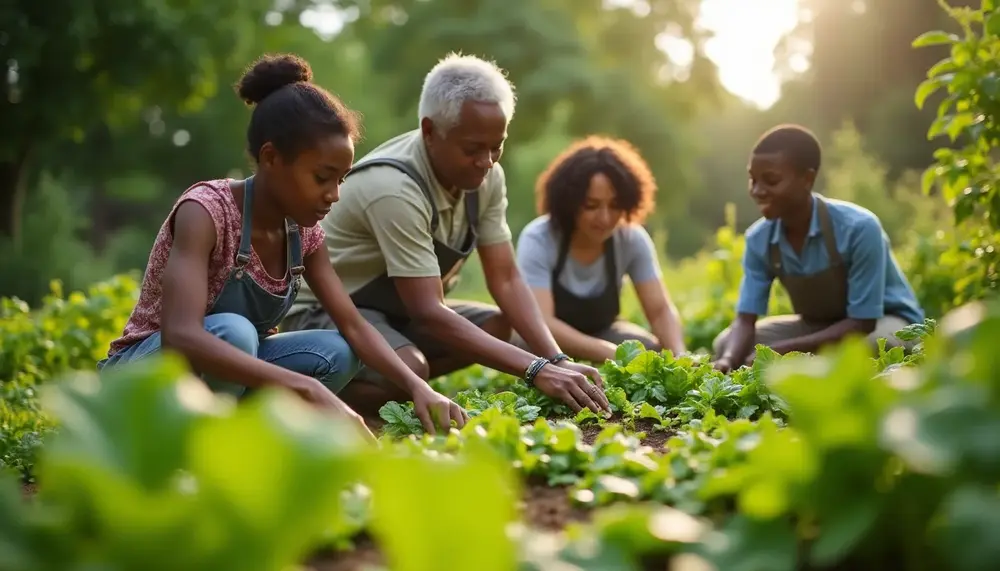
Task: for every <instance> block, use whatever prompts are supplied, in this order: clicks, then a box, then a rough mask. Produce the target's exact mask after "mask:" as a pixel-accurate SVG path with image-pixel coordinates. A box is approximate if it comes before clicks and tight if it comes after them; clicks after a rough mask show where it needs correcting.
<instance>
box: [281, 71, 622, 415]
mask: <svg viewBox="0 0 1000 571" xmlns="http://www.w3.org/2000/svg"><path fill="white" fill-rule="evenodd" d="M515 101H516V97H515V95H514V88H513V86H512V85H511V84H510V83H509V82H508V80H507V78H506V75H505V73H504V72H503V71H502V70H501V69H499V68H498V67H497V66H496V65H495V64H494V63H492V62H488V61H485V60H483V59H480V58H477V57H474V56H468V55H458V54H449V55H448V56H447V57H445V58H444V59H442V60H440V61H439V62H438V63H437V65H435V66H434V67H433V68H432V69H431V70H430V72H429V73H428V74H427V76H426V78H425V80H424V86H423V91H422V93H421V95H420V107H419V121H420V126H419V128H417V129H414V130H412V131H409V132H407V133H403V134H401V135H398V136H396V137H394V138H392V139H390V140H388V141H386V142H384V143H382V144H381V145H379V146H378V147H377V148H375V149H374V150H373V151H372V152H370V153H369V154H368V155H367V156H365V157H364V158H362V159H361V160H360V161H358V162H357V163H356V164H355V166H354V169H353V170H352V171H351V173H350V174H349V175H348V177H347V179H346V180H345V181H344V183H343V185H342V186H341V188H340V201H339V202H338V203H337V204H336V205H334V207H333V209H332V210H331V211H330V212H329V214H327V215H326V217H325V219H324V220H323V221H322V223H321V224H322V227H323V229H324V230H325V231H326V247H327V254H328V255H329V257H330V261H331V262H332V263H333V266H334V269H335V270H336V272H337V274H338V275H339V276H340V279H341V280H342V282H343V284H344V288H345V289H346V290H347V293H348V294H350V296H351V298H352V299H353V301H354V303H355V304H356V305H357V306H358V308H359V309H360V310H361V313H362V314H363V315H364V316H365V318H366V319H367V320H368V322H369V323H371V325H372V326H374V327H375V329H376V330H377V331H378V332H379V333H381V334H382V336H383V337H384V338H385V339H386V340H387V341H388V342H389V344H390V345H391V346H392V348H393V349H394V350H395V351H396V352H397V354H399V356H400V358H402V360H403V361H404V362H405V363H406V364H407V365H408V366H409V367H410V368H411V369H413V371H414V372H416V373H417V374H418V375H419V376H420V377H422V378H424V379H429V378H433V377H436V376H439V375H443V374H447V373H449V372H452V371H455V370H458V369H461V368H464V367H466V366H468V365H471V364H473V363H481V364H483V365H486V366H489V367H493V368H495V369H497V370H500V371H504V372H507V373H510V374H512V375H516V376H519V377H522V378H524V379H525V380H526V381H527V382H529V383H532V384H533V385H534V386H535V387H536V388H537V389H538V390H540V391H541V392H543V393H544V394H547V395H549V396H551V397H553V398H557V399H559V400H562V401H563V402H565V403H566V404H567V405H569V406H570V408H572V409H573V410H574V411H579V410H581V409H582V408H590V409H591V410H593V411H594V412H598V413H599V412H602V410H603V411H609V410H610V409H609V405H608V401H607V397H606V396H605V395H604V392H603V390H602V388H601V387H602V386H603V383H602V381H601V377H600V374H599V373H598V372H597V370H596V369H594V368H593V367H589V366H586V365H583V364H578V363H573V362H572V361H571V360H570V359H569V358H567V357H566V355H564V354H563V353H562V352H561V351H560V349H559V346H558V345H557V344H556V342H555V340H554V339H553V337H552V334H551V333H550V332H549V330H548V328H547V327H546V325H545V320H544V319H543V317H542V314H541V312H540V311H539V309H538V306H537V305H536V303H535V301H534V297H532V295H531V292H530V291H529V290H528V288H527V286H526V285H525V284H524V282H523V281H522V279H521V276H520V274H519V273H518V270H517V266H516V264H515V261H514V251H513V247H512V245H511V231H510V228H509V227H508V225H507V187H506V183H505V180H504V173H503V168H501V166H500V164H499V163H498V162H497V161H499V159H500V154H501V153H502V151H503V146H504V142H505V141H506V139H507V125H508V123H509V122H510V120H511V118H512V117H513V116H514V107H515ZM317 176H319V174H318V175H317ZM473 251H477V252H478V254H479V258H480V261H481V262H482V267H483V272H484V274H485V279H486V284H487V287H488V288H489V291H490V294H491V295H492V296H493V299H494V300H495V301H496V303H497V305H498V306H499V307H494V306H491V305H486V304H481V303H475V302H468V301H457V300H445V296H446V295H447V293H448V292H449V291H450V289H451V287H452V286H453V285H454V283H455V278H456V276H457V274H458V272H459V270H460V269H461V267H462V265H463V264H464V262H465V261H466V259H467V258H468V256H469V255H470V254H471V253H472V252H473ZM317 254H319V255H322V253H321V252H317ZM322 297H324V298H326V299H330V296H322ZM334 327H335V326H334V324H333V323H332V321H331V320H330V318H329V317H328V313H327V311H326V310H325V309H323V308H322V307H320V305H319V303H318V302H317V300H316V296H315V295H314V294H313V292H311V291H310V290H309V288H308V287H307V286H305V285H303V287H302V290H301V293H300V295H299V299H298V301H297V303H296V306H295V307H294V308H293V309H292V311H291V312H290V313H289V317H288V318H287V319H286V322H285V323H284V324H283V329H285V330H302V329H332V328H334ZM511 328H513V329H514V330H515V331H517V333H518V334H520V336H521V337H522V338H523V339H524V340H525V341H526V343H527V345H528V347H529V348H530V350H531V351H532V352H533V353H534V354H532V353H530V352H527V351H525V350H522V349H520V348H518V347H516V346H514V345H512V344H510V343H509V340H510V337H511ZM587 377H590V379H592V380H593V381H594V383H593V384H592V383H591V382H589V381H588V378H587ZM340 396H341V397H342V398H343V399H344V401H345V402H347V403H348V404H350V405H351V406H353V407H354V408H355V409H356V410H358V411H359V412H361V413H362V414H365V415H369V416H370V415H374V414H375V413H376V411H377V410H378V408H379V407H381V406H382V405H383V404H385V403H386V402H387V401H390V400H399V401H404V400H407V395H405V394H404V393H403V392H402V391H401V390H400V389H398V388H397V387H396V386H395V385H394V384H392V383H391V382H388V381H387V380H385V379H384V378H382V377H381V375H378V374H377V373H376V372H375V371H372V370H370V369H369V368H367V367H365V368H364V369H363V370H362V371H361V373H359V375H358V376H357V377H355V380H354V381H352V382H351V384H350V385H348V386H347V387H346V388H345V389H344V391H343V392H342V393H341V395H340Z"/></svg>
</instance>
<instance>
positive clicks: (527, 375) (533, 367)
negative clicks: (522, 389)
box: [524, 357, 549, 387]
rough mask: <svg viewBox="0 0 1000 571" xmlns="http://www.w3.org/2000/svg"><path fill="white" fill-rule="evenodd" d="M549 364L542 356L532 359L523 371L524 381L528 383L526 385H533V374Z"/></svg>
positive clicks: (536, 373)
mask: <svg viewBox="0 0 1000 571" xmlns="http://www.w3.org/2000/svg"><path fill="white" fill-rule="evenodd" d="M548 364H549V360H548V359H546V358H544V357H537V358H536V359H535V360H534V361H532V362H531V364H530V365H528V368H527V369H525V371H524V381H525V382H526V383H528V386H532V387H533V386H535V376H536V375H538V371H541V370H542V367H544V366H545V365H548Z"/></svg>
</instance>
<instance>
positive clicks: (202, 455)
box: [0, 307, 1000, 571]
mask: <svg viewBox="0 0 1000 571" xmlns="http://www.w3.org/2000/svg"><path fill="white" fill-rule="evenodd" d="M998 333H1000V307H992V308H985V307H984V308H983V311H982V312H980V313H978V314H974V315H973V316H972V319H971V322H970V321H968V320H966V321H963V322H962V323H959V324H957V325H956V323H954V322H953V321H951V320H948V321H945V322H944V323H943V324H942V326H941V327H940V328H936V327H935V324H934V323H933V322H928V323H927V324H922V325H917V326H912V327H910V328H907V330H904V331H903V332H900V336H901V337H905V338H925V337H926V338H927V339H926V343H925V344H924V345H921V346H919V348H918V349H917V353H915V354H913V355H910V356H904V355H902V353H901V351H898V350H893V351H892V352H888V353H885V352H883V353H882V354H881V355H880V356H879V357H878V358H876V359H872V358H868V357H867V353H866V349H865V348H864V346H863V344H862V343H861V342H860V341H856V340H855V341H851V342H847V343H845V344H844V345H843V346H842V347H840V348H839V349H837V350H835V351H831V352H829V353H828V354H826V355H824V356H804V355H789V356H785V357H778V356H776V355H773V354H770V353H768V352H767V351H766V349H765V348H763V347H759V348H758V351H759V354H760V356H761V361H760V362H759V363H758V364H756V365H755V366H754V367H753V368H744V369H741V370H739V371H737V372H736V373H734V374H733V375H732V376H730V377H728V378H726V377H724V376H722V375H719V374H717V373H714V372H712V371H710V370H708V369H706V368H704V366H703V363H701V362H700V361H699V360H698V358H694V357H680V358H676V359H675V358H674V357H673V356H671V355H669V354H668V353H664V354H661V355H658V354H655V353H652V352H645V351H642V349H641V348H640V347H638V346H637V345H635V344H624V345H622V346H621V347H620V348H619V351H618V354H617V355H616V359H615V360H614V361H609V362H608V363H606V364H605V368H604V370H605V374H606V379H607V381H608V384H609V385H610V389H609V396H610V395H617V396H612V397H611V400H612V401H614V402H616V403H617V405H616V406H617V408H618V409H619V414H620V415H621V416H622V418H624V417H632V420H633V421H635V420H636V419H640V418H641V419H644V420H656V422H654V423H653V424H651V425H650V426H652V430H654V431H656V430H667V431H668V434H669V435H670V436H669V439H668V440H667V441H666V442H665V445H664V446H663V447H662V448H653V447H650V446H645V445H642V444H641V442H640V440H639V438H640V437H641V436H642V434H641V433H631V429H630V428H628V423H627V422H623V423H622V424H612V423H607V424H606V425H605V426H604V427H603V428H602V429H601V430H600V432H599V434H597V435H596V436H595V437H593V438H592V439H591V440H588V441H585V440H584V436H583V433H582V429H581V427H580V426H578V425H577V424H575V423H574V422H571V421H568V420H558V419H545V418H537V419H535V420H534V421H528V422H524V421H523V419H521V418H519V416H520V415H519V413H518V410H517V408H511V406H512V405H515V404H516V402H517V401H518V398H517V397H515V396H513V395H512V396H506V395H511V393H510V392H497V393H495V394H493V395H487V394H486V393H484V392H481V391H475V394H474V395H473V394H471V393H470V396H469V398H468V400H467V401H466V402H468V403H470V404H472V405H475V399H481V400H482V401H483V403H484V406H483V408H481V409H479V410H477V411H476V412H477V414H474V415H473V419H472V421H471V422H470V423H468V425H467V426H466V427H465V428H463V429H462V430H455V429H453V430H452V431H451V432H450V433H449V434H440V435H437V436H430V435H427V434H421V435H419V436H417V435H410V436H408V437H403V438H400V437H399V435H397V436H389V435H385V436H383V438H382V441H381V446H380V447H378V448H377V449H376V448H369V447H367V446H364V445H363V444H362V443H361V441H360V440H358V439H357V438H356V436H355V435H354V434H353V432H352V431H351V430H348V429H347V427H346V426H343V425H341V423H340V422H338V421H337V420H336V419H333V418H328V417H325V416H323V415H320V414H318V413H316V412H313V411H312V410H311V409H309V408H308V407H307V406H305V405H304V404H302V403H301V402H300V401H299V400H298V399H296V398H294V397H293V396H291V395H289V394H284V393H279V392H277V391H265V392H263V393H260V394H258V395H256V396H255V397H254V398H253V399H252V400H250V401H248V402H247V403H245V404H243V405H241V406H239V407H234V406H233V403H232V402H231V401H230V400H228V399H225V398H223V397H218V396H215V395H213V394H211V393H210V392H209V391H208V390H207V389H206V388H205V387H204V386H203V385H202V384H201V383H199V382H198V381H197V380H195V379H194V378H193V377H190V376H189V375H187V374H186V371H185V370H184V369H183V368H182V367H181V366H180V365H179V361H178V360H176V359H174V358H172V357H171V356H169V355H167V356H164V357H161V358H157V359H155V360H152V361H149V362H147V363H145V364H143V365H141V366H140V365H133V366H131V367H129V368H127V369H121V370H119V371H116V372H115V373H114V374H108V375H105V376H103V378H102V379H100V380H98V379H97V377H96V376H95V375H94V374H93V373H77V374H74V375H72V376H70V377H68V378H66V379H63V380H61V381H53V382H51V383H49V385H48V386H47V387H46V389H45V392H46V398H45V403H46V410H47V411H48V412H49V413H51V414H53V415H54V416H57V417H58V418H59V419H60V428H59V431H58V432H57V433H56V434H54V435H53V436H51V437H50V439H49V440H48V441H47V444H46V446H45V447H44V448H43V449H42V451H41V456H40V459H39V464H38V473H39V480H40V482H41V485H40V487H39V491H38V493H37V495H36V496H35V499H34V501H32V502H31V503H28V504H25V503H22V502H21V501H20V500H18V499H17V492H16V489H15V488H14V486H13V484H12V483H11V482H9V481H7V480H4V481H3V483H2V486H0V490H2V492H3V493H0V503H3V507H4V509H2V510H0V529H3V530H4V532H3V533H4V536H5V537H7V538H11V540H12V542H11V543H10V544H11V545H12V546H16V549H10V550H6V551H4V553H3V557H4V564H5V565H4V567H5V568H9V569H35V570H45V569H66V568H75V567H77V566H79V565H82V564H84V562H86V563H87V564H89V565H91V566H94V565H100V566H106V567H111V568H125V567H129V568H131V567H134V566H136V565H144V566H145V567H150V566H152V567H151V568H154V569H160V568H162V569H175V568H185V569H209V568H211V569H230V568H232V569H237V568H238V569H291V568H293V566H294V565H295V564H296V563H297V562H300V561H303V560H304V559H305V558H307V557H308V556H309V554H310V553H312V552H313V551H315V550H316V549H317V548H319V547H322V546H323V545H330V544H337V545H341V546H346V545H348V544H346V543H344V541H345V540H347V539H349V537H350V536H351V535H353V534H355V533H356V532H358V531H360V530H362V529H365V530H368V531H369V532H370V533H371V534H372V535H373V536H374V538H375V540H376V542H377V543H378V544H379V546H380V547H381V549H382V552H383V553H384V555H385V556H386V559H387V563H388V564H389V565H390V566H391V568H393V569H409V568H413V569H417V568H420V569H423V568H426V566H427V565H441V566H444V567H446V568H459V567H460V568H468V567H469V566H476V567H477V568H478V567H480V566H482V565H487V566H490V565H493V566H495V567H496V568H497V569H511V568H514V567H515V565H516V566H517V567H518V568H521V569H544V568H548V567H545V565H551V564H553V562H562V563H564V564H566V563H573V564H575V565H577V566H578V568H580V569H584V570H593V571H597V570H599V569H606V568H609V567H608V566H609V565H610V566H611V567H610V568H614V569H639V568H640V567H639V562H640V561H646V562H649V561H650V558H653V559H654V560H657V561H664V562H668V561H675V564H679V562H681V561H684V560H686V558H690V557H700V558H703V559H706V560H708V561H709V562H710V563H711V564H713V565H714V566H716V568H719V569H730V568H737V569H749V570H757V569H760V570H764V569H767V570H781V569H820V568H829V567H830V566H834V565H839V566H846V567H849V568H852V569H877V568H881V567H882V563H881V562H883V561H895V562H896V568H904V569H918V568H924V567H923V566H924V565H929V566H930V568H938V569H956V570H965V569H970V570H971V569H978V568H979V567H978V565H979V564H981V563H982V562H985V561H988V560H990V559H989V558H991V557H993V556H994V555H995V553H994V552H993V551H994V546H993V544H992V543H991V542H970V541H968V540H967V537H968V534H969V533H970V532H976V531H977V530H980V529H983V530H985V529H988V528H989V527H988V526H989V525H990V522H991V521H992V520H991V519H990V518H991V517H993V516H992V510H993V509H994V508H995V504H996V503H997V498H996V492H995V490H993V489H990V488H989V487H988V485H989V483H991V482H993V483H995V481H996V478H997V477H998V476H1000V449H997V447H996V446H995V444H994V443H993V441H994V440H995V439H993V438H992V436H991V435H992V434H994V433H995V431H996V430H997V427H998V426H1000V398H998V394H995V393H997V390H996V388H995V387H996V386H1000V384H998V383H997V382H995V381H997V380H998V379H994V378H993V377H995V376H996V375H995V374H994V371H996V370H997V367H996V365H997V364H998V363H997V362H996V357H995V356H994V355H995V351H994V350H993V346H992V343H993V340H994V339H995V336H996V335H997V334H998ZM928 336H929V337H928ZM925 346H926V347H925ZM963 363H964V364H963ZM722 381H724V382H722ZM713 383H715V384H717V385H718V386H719V387H723V388H722V389H719V390H713V391H706V390H698V388H697V387H698V386H699V385H700V386H701V387H704V386H705V385H711V384H713ZM736 384H740V385H742V386H741V387H740V388H739V389H738V390H735V391H734V390H728V389H725V388H724V387H725V386H735V385H736ZM689 386H693V387H694V388H691V389H688V388H687V387H689ZM748 387H753V389H752V390H748V389H747V388H748ZM519 390H525V389H523V387H522V388H521V389H519ZM629 390H631V391H632V394H631V395H628V394H627V393H628V391H629ZM640 391H644V392H645V394H646V395H647V398H648V399H649V400H647V401H644V402H641V403H638V404H637V406H634V407H633V410H632V411H627V410H624V408H623V405H625V403H627V402H630V401H628V400H627V397H628V396H631V398H636V396H637V395H639V394H640ZM708 393H712V394H715V395H723V396H722V398H715V399H710V400H709V401H707V404H710V405H711V406H706V407H704V408H699V407H690V406H685V405H684V404H683V403H685V402H686V403H691V402H706V401H705V400H703V399H704V398H705V395H706V394H708ZM657 395H660V396H657ZM656 399H661V400H662V401H663V402H666V403H668V404H667V405H658V404H657V405H654V404H652V403H653V402H656ZM692 399H694V400H693V401H692ZM751 399H752V402H753V403H755V404H757V405H760V404H761V403H770V404H769V405H765V406H769V407H770V408H769V409H768V410H766V411H764V410H759V411H754V413H750V414H747V413H746V412H745V408H746V407H747V406H748V403H750V402H751ZM731 400H738V401H739V402H729V401H731ZM673 403H680V404H679V405H677V404H674V406H673V412H670V409H668V408H667V406H670V405H671V404H673ZM387 408H389V407H387ZM661 409H663V410H662V411H661ZM684 411H686V412H687V413H688V414H687V415H683V416H682V417H679V418H678V422H676V423H663V422H661V421H662V420H663V419H664V418H665V417H667V416H669V414H672V413H677V412H681V413H683V412H684ZM761 413H762V414H761ZM776 415H777V416H781V417H787V423H788V425H787V426H785V423H784V422H779V421H778V420H777V418H776ZM751 416H752V417H753V418H756V420H751V419H750V418H749V417H751ZM400 474H406V478H405V480H401V479H400V477H399V475H400ZM539 479H540V480H542V481H545V482H547V483H548V485H550V486H569V487H570V492H571V497H572V498H573V501H574V502H575V503H576V504H577V505H579V506H581V507H585V508H587V509H595V508H596V509H597V511H595V512H593V514H594V515H593V522H592V523H591V524H588V525H586V526H585V527H582V528H577V529H575V530H571V531H572V532H571V533H567V534H566V535H560V536H552V535H550V534H548V533H545V532H539V531H537V530H532V531H530V533H529V532H528V530H527V529H525V528H523V527H522V526H514V527H511V524H512V523H514V522H516V521H517V519H518V511H517V509H516V506H517V496H518V493H519V492H520V485H519V482H521V481H538V480H539ZM369 494H370V497H371V498H372V501H371V502H369V501H368V500H367V498H368V497H369ZM626 504H631V505H630V506H629V505H626ZM469 506H475V508H474V517H471V516H470V517H469V518H468V519H469V521H467V522H465V524H463V525H458V526H456V525H444V526H442V525H420V526H414V525H412V522H413V521H415V520H417V519H419V518H421V517H427V514H429V513H443V514H454V513H463V508H466V511H467V510H468V508H469ZM897 514H905V517H904V518H902V519H900V518H898V517H897ZM942 518H943V519H942ZM439 523H440V522H439ZM915 536H921V537H926V538H928V540H927V541H920V542H914V541H913V540H912V538H913V537H915ZM178 542H183V543H184V545H186V546H187V548H185V549H183V550H178V549H176V545H177V544H178ZM430 562H433V564H432V563H430ZM145 567H144V568H145ZM486 568H491V567H486Z"/></svg>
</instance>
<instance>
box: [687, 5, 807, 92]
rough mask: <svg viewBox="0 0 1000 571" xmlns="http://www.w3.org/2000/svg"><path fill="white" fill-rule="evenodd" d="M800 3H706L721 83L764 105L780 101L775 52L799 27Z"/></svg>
mask: <svg viewBox="0 0 1000 571" xmlns="http://www.w3.org/2000/svg"><path fill="white" fill-rule="evenodd" d="M798 18H799V2H798V0H702V4H701V18H700V24H701V26H703V27H704V28H706V29H709V30H712V31H713V32H715V37H714V38H712V39H711V40H709V41H708V43H707V44H706V45H705V51H706V52H707V55H708V57H710V58H711V59H712V61H714V62H715V64H716V65H717V66H718V67H719V79H720V81H721V82H722V85H723V86H725V87H726V89H728V90H729V91H731V92H733V93H734V94H736V95H738V96H740V97H742V98H744V99H746V100H748V101H750V102H751V103H754V104H756V105H758V106H760V107H770V106H771V105H772V104H774V102H775V101H777V99H778V96H779V95H780V93H779V87H780V86H779V83H778V78H777V77H776V76H775V74H774V48H775V46H777V44H778V41H779V40H781V37H782V36H784V35H785V34H786V33H788V32H789V31H791V30H792V28H794V27H795V25H796V24H797V23H798Z"/></svg>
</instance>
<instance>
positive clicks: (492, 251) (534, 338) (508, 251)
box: [478, 242, 559, 357]
mask: <svg viewBox="0 0 1000 571" xmlns="http://www.w3.org/2000/svg"><path fill="white" fill-rule="evenodd" d="M478 251H479V259H480V261H481V262H482V265H483V273H484V274H485V277H486V287H487V288H488V289H489V292H490V295H491V296H493V299H494V300H495V301H496V302H497V306H498V307H499V308H500V310H501V311H503V313H504V315H506V316H507V320H508V321H510V325H511V327H512V328H513V329H514V331H517V332H518V333H519V334H520V335H521V337H522V338H523V339H524V340H525V341H526V342H527V343H528V346H529V347H531V349H532V351H535V352H536V353H538V354H539V355H543V356H546V357H551V356H552V355H555V354H556V353H559V345H558V344H557V343H556V340H555V339H554V338H553V337H552V332H551V331H549V327H548V325H547V324H546V320H545V318H544V317H543V316H542V311H541V310H540V309H539V307H538V303H536V301H535V297H534V296H533V295H532V294H531V290H529V289H528V286H527V284H525V283H524V280H523V279H521V274H520V272H519V271H518V269H517V264H516V263H515V262H514V248H513V247H511V244H510V242H501V243H498V244H490V245H488V246H480V247H479V249H478Z"/></svg>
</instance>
